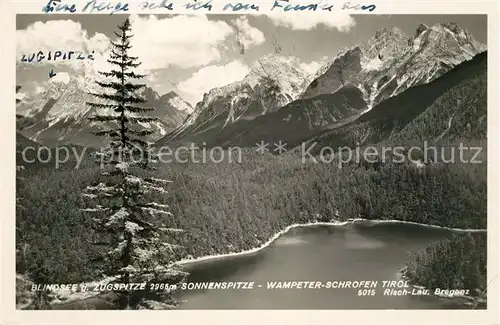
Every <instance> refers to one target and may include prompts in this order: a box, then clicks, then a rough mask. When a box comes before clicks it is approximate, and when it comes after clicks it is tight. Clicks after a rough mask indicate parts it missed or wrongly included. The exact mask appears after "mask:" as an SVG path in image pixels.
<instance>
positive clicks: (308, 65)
mask: <svg viewBox="0 0 500 325" xmlns="http://www.w3.org/2000/svg"><path fill="white" fill-rule="evenodd" d="M327 60H328V57H327V56H324V57H323V58H322V59H321V60H320V61H311V62H302V63H300V64H299V67H300V68H301V69H302V70H304V71H305V72H307V73H309V74H315V73H316V72H317V71H318V70H319V68H321V67H322V66H323V65H324V64H325V63H326V61H327Z"/></svg>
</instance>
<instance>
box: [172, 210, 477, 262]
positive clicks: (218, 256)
mask: <svg viewBox="0 0 500 325" xmlns="http://www.w3.org/2000/svg"><path fill="white" fill-rule="evenodd" d="M360 222H365V223H368V224H369V223H372V224H384V223H399V224H409V225H416V226H421V227H427V228H435V229H443V230H450V231H455V232H486V229H461V228H450V227H444V226H437V225H432V224H423V223H418V222H412V221H401V220H370V219H362V218H356V219H348V220H347V221H340V220H338V221H330V222H308V223H297V224H293V225H290V226H288V227H286V228H285V229H283V230H281V231H279V232H277V233H276V234H274V235H273V236H272V237H271V238H270V239H269V240H268V241H267V242H265V243H264V244H262V245H261V246H259V247H255V248H252V249H248V250H243V251H240V252H230V253H226V254H214V255H206V256H201V257H195V258H191V259H183V260H180V261H178V262H176V263H175V264H176V265H180V266H183V265H188V264H192V263H196V262H201V261H207V260H213V259H221V258H226V257H232V256H239V255H246V254H252V253H256V252H258V251H260V250H262V249H264V248H266V247H268V246H269V245H271V244H272V243H273V242H274V241H275V240H276V239H278V238H279V237H280V236H282V235H284V234H286V233H287V232H289V231H290V230H291V229H294V228H300V227H311V226H337V227H339V226H345V225H348V224H355V223H360Z"/></svg>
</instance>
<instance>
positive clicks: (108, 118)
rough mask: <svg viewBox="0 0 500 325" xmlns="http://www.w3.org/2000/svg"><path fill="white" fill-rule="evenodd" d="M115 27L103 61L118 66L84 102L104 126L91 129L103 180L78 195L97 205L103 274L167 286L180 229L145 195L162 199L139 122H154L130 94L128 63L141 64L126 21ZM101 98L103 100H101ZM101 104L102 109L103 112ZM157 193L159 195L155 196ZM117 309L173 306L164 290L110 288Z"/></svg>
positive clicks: (178, 276) (176, 275) (173, 276)
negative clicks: (99, 142)
mask: <svg viewBox="0 0 500 325" xmlns="http://www.w3.org/2000/svg"><path fill="white" fill-rule="evenodd" d="M118 28H119V32H115V35H116V36H117V38H118V40H117V42H111V45H112V51H111V54H110V58H109V59H108V60H107V61H108V62H109V63H110V64H112V65H113V66H115V67H117V68H116V69H112V70H111V71H109V72H99V73H100V74H101V75H103V76H104V77H106V78H108V79H111V80H112V81H107V82H101V81H96V83H97V84H98V85H99V86H100V87H102V88H103V92H102V93H91V94H92V95H93V96H95V97H97V98H100V99H101V102H94V103H87V104H88V105H90V106H91V107H92V108H93V109H95V112H96V113H95V114H94V115H93V116H92V117H90V120H92V121H96V122H100V123H102V125H103V130H102V131H98V132H95V134H96V135H97V136H103V137H105V138H106V141H107V142H108V144H107V146H106V147H105V148H103V149H102V150H100V151H99V152H98V153H97V159H98V162H99V163H101V166H102V167H103V169H104V170H103V172H102V176H103V177H104V178H105V179H106V181H103V182H100V183H98V184H94V185H92V186H88V187H87V188H86V190H85V194H84V195H85V196H86V197H88V198H91V199H95V200H98V201H99V202H98V203H99V204H97V205H95V206H94V207H93V208H90V209H85V211H87V212H92V213H97V215H96V217H94V218H92V220H93V222H94V226H95V229H96V230H98V233H100V234H102V235H101V236H100V237H102V238H101V239H100V240H99V243H96V244H99V245H104V247H107V248H108V249H109V251H108V252H107V254H105V255H104V256H103V259H102V260H103V263H102V265H104V267H103V270H102V274H103V275H104V276H108V277H111V278H113V279H114V280H113V282H117V283H139V282H140V283H144V282H146V283H150V282H154V283H169V284H171V285H175V284H178V283H179V282H180V281H182V280H183V279H184V278H185V276H186V273H184V272H182V271H180V270H178V269H177V268H176V267H175V266H174V263H173V262H174V261H173V259H174V257H175V256H176V251H175V250H176V249H178V248H179V247H180V246H178V245H175V244H172V243H169V242H168V241H169V239H171V238H172V234H174V233H176V232H180V231H182V230H180V229H176V228H172V227H169V226H168V225H167V224H168V223H169V220H172V214H171V213H170V212H168V211H167V209H168V206H167V205H166V204H163V203H162V204H160V203H157V202H158V201H157V200H156V202H152V199H151V197H154V196H155V193H156V195H157V197H160V196H159V195H161V196H164V194H165V193H167V192H166V191H165V185H167V184H168V183H169V181H166V180H163V179H157V178H153V177H147V176H144V175H149V174H150V171H151V170H154V168H153V166H152V165H153V164H154V163H157V156H156V155H155V153H154V151H153V150H152V148H151V143H149V142H148V141H147V140H146V139H145V137H146V136H147V135H149V134H151V133H152V131H150V130H147V129H145V128H144V127H142V126H141V125H140V123H141V122H153V121H155V120H156V119H155V118H152V117H147V116H144V113H145V112H147V111H151V110H154V108H147V107H144V106H143V105H141V103H145V100H144V98H142V97H141V96H139V95H138V94H137V91H138V90H140V89H142V88H144V87H145V85H144V84H138V83H137V82H132V81H133V80H138V79H142V78H144V77H145V75H141V74H137V73H135V72H134V70H133V69H134V68H137V67H138V66H139V65H140V64H141V63H140V62H138V58H137V57H132V56H130V55H129V54H128V52H129V50H130V49H131V48H132V46H131V45H130V38H131V37H133V35H131V34H130V32H131V24H130V22H129V20H128V19H127V20H125V22H124V23H123V24H122V25H121V26H119V27H118ZM103 100H104V102H108V103H102V102H103ZM102 109H105V111H106V112H110V111H111V112H113V113H106V114H105V113H102V114H100V113H99V112H102V111H103V110H102ZM158 194H159V195H158ZM115 293H116V294H117V295H118V297H119V298H118V308H120V309H140V308H152V309H167V308H174V307H175V306H176V303H175V301H174V300H173V299H172V296H171V292H170V290H160V291H156V292H131V291H126V290H122V291H115Z"/></svg>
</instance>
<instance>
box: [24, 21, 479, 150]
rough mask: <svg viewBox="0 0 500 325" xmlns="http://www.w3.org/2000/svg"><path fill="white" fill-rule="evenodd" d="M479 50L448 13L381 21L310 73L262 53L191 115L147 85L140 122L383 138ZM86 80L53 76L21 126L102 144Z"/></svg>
mask: <svg viewBox="0 0 500 325" xmlns="http://www.w3.org/2000/svg"><path fill="white" fill-rule="evenodd" d="M485 51H486V45H485V44H482V43H480V42H478V41H477V40H475V39H474V37H473V36H472V35H471V33H469V32H468V31H467V30H464V29H462V28H461V27H460V26H458V25H457V24H455V23H451V22H446V23H440V24H435V25H433V26H426V25H423V24H422V25H420V26H418V28H417V29H416V30H415V32H414V33H413V35H405V34H404V33H403V31H402V30H401V29H399V28H397V27H394V28H392V29H381V30H378V31H376V32H375V34H374V35H373V37H372V38H371V39H369V40H367V41H366V42H364V43H361V44H358V45H356V46H353V47H351V48H346V49H343V50H341V51H340V52H339V53H337V55H336V56H334V57H333V59H331V60H330V61H328V62H327V63H326V64H325V65H324V66H322V67H320V69H319V70H318V71H317V72H316V73H315V74H312V75H311V74H308V73H306V72H305V71H303V70H301V69H300V68H298V67H299V64H298V62H297V61H295V60H294V59H289V58H283V57H280V56H278V55H275V54H269V55H266V56H264V57H262V58H261V59H259V60H258V61H256V62H255V63H254V64H253V66H252V67H251V69H250V72H249V73H248V74H247V75H246V76H245V77H244V78H243V79H242V80H240V81H237V82H233V83H231V84H228V85H225V86H222V87H218V88H213V89H211V90H210V91H208V92H207V93H205V94H204V95H203V99H202V100H201V101H200V102H199V103H198V104H197V105H196V106H195V107H194V109H193V110H192V113H191V114H187V112H188V111H191V107H190V106H189V104H188V103H186V102H185V101H184V100H183V99H182V98H181V97H180V96H179V95H177V94H176V93H174V92H171V93H168V94H165V95H162V96H159V95H158V94H157V93H156V92H155V91H153V90H152V89H151V88H149V87H147V88H146V89H145V90H144V91H143V93H142V95H143V96H144V97H145V98H146V99H147V103H146V104H147V105H148V106H153V107H155V108H157V109H156V111H154V114H155V116H156V117H158V118H159V122H157V123H155V124H151V125H145V126H146V127H148V128H151V129H153V130H154V131H155V133H154V135H153V137H152V140H156V143H157V144H158V145H172V146H175V145H181V144H187V143H202V142H203V143H206V144H207V145H208V146H223V147H228V146H236V145H238V146H243V147H250V146H255V144H256V143H259V142H261V141H266V142H277V141H282V142H284V143H287V144H288V146H289V147H294V146H296V145H298V143H299V142H301V141H311V139H321V140H322V141H323V140H325V139H329V140H328V141H331V139H332V137H333V138H335V141H334V142H335V143H339V144H343V143H345V144H349V145H352V144H354V143H368V142H372V141H375V142H377V141H382V140H384V139H388V138H391V137H392V138H394V137H395V135H394V134H395V133H397V132H400V131H403V130H404V129H405V127H406V126H407V125H408V124H410V123H412V121H413V119H415V118H416V117H418V115H419V114H421V113H422V112H424V111H425V110H426V108H427V107H428V106H429V105H431V104H432V103H433V101H435V100H437V99H438V98H439V97H440V96H441V95H442V94H443V93H445V92H447V91H449V90H450V88H452V87H453V86H457V87H458V86H459V84H460V82H462V81H464V80H466V79H467V78H465V77H463V76H464V73H460V72H456V71H457V69H458V71H461V70H463V71H468V72H470V73H471V75H474V71H472V70H470V68H467V67H462V66H463V65H466V66H471V65H472V66H474V64H476V65H478V64H479V65H481V64H483V65H485V64H486V61H485V59H484V58H485V57H486V55H485V53H484V52H485ZM481 53H483V55H482V56H481V55H480V54H481ZM470 62H475V63H470ZM478 62H480V63H478ZM454 71H455V72H454ZM481 71H482V70H481ZM450 76H455V77H456V76H462V77H460V78H458V79H453V78H452V77H450ZM443 78H444V79H443ZM441 79H443V80H444V81H443V80H441ZM439 80H441V81H439ZM89 84H90V81H83V84H82V81H76V80H72V81H70V83H68V84H58V83H53V84H52V85H51V87H49V88H48V89H47V90H46V91H45V92H44V93H43V94H41V95H40V96H38V97H37V98H36V99H34V100H28V101H25V102H23V103H22V104H20V105H19V108H18V114H19V116H20V117H19V118H18V129H19V132H21V134H23V135H24V136H26V137H27V138H29V139H31V140H33V141H37V142H39V143H43V144H54V143H74V144H80V145H94V146H95V145H99V143H97V142H96V141H98V139H95V137H94V136H92V138H91V137H90V136H91V134H90V131H92V130H95V129H96V128H97V126H96V125H94V124H92V123H89V122H88V121H87V120H86V117H87V116H89V114H91V113H92V110H90V109H89V108H84V106H85V105H84V104H83V103H84V102H85V101H90V100H91V99H90V98H87V96H90V95H87V93H86V92H85V91H84V90H85V89H89V86H88V85H89ZM424 86H425V87H424ZM422 87H423V88H422ZM414 89H415V90H414ZM410 90H411V92H409V91H410ZM408 92H409V93H408ZM407 93H408V94H407ZM416 94H417V95H416ZM429 94H431V95H429ZM410 99H411V100H412V101H413V103H411V102H409V100H410ZM415 123H416V122H415ZM405 132H406V131H405ZM408 132H409V131H408ZM410 133H411V132H410ZM325 141H326V140H325Z"/></svg>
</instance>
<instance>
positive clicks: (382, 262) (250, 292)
mask: <svg viewBox="0 0 500 325" xmlns="http://www.w3.org/2000/svg"><path fill="white" fill-rule="evenodd" d="M451 235H452V232H451V231H448V230H445V229H436V228H429V227H424V226H419V225H411V224H402V223H378V224H377V223H375V224H370V223H365V224H359V223H354V224H347V225H343V226H311V227H299V228H293V229H291V230H290V231H289V232H287V233H286V234H284V235H283V236H281V237H279V238H278V239H277V240H276V241H274V242H273V243H272V244H271V245H269V246H268V247H266V248H265V249H263V250H260V251H258V252H255V253H251V254H245V255H238V256H231V257H225V258H223V259H214V260H205V261H200V262H196V263H194V264H192V265H188V266H187V270H188V271H189V272H190V273H191V274H190V276H189V278H188V280H187V281H188V282H204V281H208V282H219V281H234V282H243V281H246V282H253V283H254V284H253V289H239V290H237V289H226V290H222V289H212V290H210V289H205V290H183V291H182V292H181V293H180V295H179V296H178V298H179V299H181V300H182V301H183V302H182V304H181V306H180V309H443V308H464V306H463V305H462V304H457V303H456V302H455V301H452V300H450V299H443V298H438V297H436V296H433V295H430V296H412V295H407V296H396V295H384V289H386V288H382V285H383V283H382V281H397V280H402V279H401V276H400V274H399V272H398V270H400V269H401V268H403V267H404V265H405V260H406V256H407V252H415V251H418V250H419V249H421V248H424V247H426V246H427V245H429V244H430V243H431V242H433V241H435V240H440V239H443V238H446V237H450V236H451ZM342 280H345V281H363V280H364V281H378V283H377V287H376V288H375V295H374V296H358V291H359V288H358V289H353V288H326V285H325V287H324V288H319V287H318V288H311V289H307V288H306V289H268V288H267V283H268V282H273V281H321V283H322V284H326V283H328V282H330V283H332V282H333V281H342ZM396 289H397V288H396ZM407 290H409V291H411V290H412V288H408V289H407ZM367 291H369V290H367Z"/></svg>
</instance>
